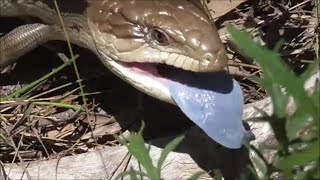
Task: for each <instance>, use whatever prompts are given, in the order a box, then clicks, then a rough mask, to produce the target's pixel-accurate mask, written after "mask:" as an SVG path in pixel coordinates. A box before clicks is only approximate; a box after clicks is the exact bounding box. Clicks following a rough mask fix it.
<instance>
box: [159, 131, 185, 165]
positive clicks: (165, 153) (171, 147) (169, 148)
mask: <svg viewBox="0 0 320 180" xmlns="http://www.w3.org/2000/svg"><path fill="white" fill-rule="evenodd" d="M183 139H184V136H179V137H177V138H175V139H174V140H172V141H171V142H169V143H168V144H167V145H166V147H165V148H164V149H163V151H162V152H161V155H160V158H159V160H158V170H161V168H162V164H163V163H164V161H165V159H166V158H167V156H168V154H169V153H170V152H171V151H173V150H174V149H175V148H176V147H177V146H178V145H179V144H180V143H181V141H182V140H183Z"/></svg>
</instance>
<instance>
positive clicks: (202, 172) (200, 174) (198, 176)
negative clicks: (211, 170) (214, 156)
mask: <svg viewBox="0 0 320 180" xmlns="http://www.w3.org/2000/svg"><path fill="white" fill-rule="evenodd" d="M205 173H206V172H204V171H201V172H197V173H195V174H193V175H192V176H191V177H189V178H188V180H197V179H199V178H200V177H201V176H202V175H204V174H205Z"/></svg>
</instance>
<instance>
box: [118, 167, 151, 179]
mask: <svg viewBox="0 0 320 180" xmlns="http://www.w3.org/2000/svg"><path fill="white" fill-rule="evenodd" d="M125 176H130V177H131V179H133V180H135V179H139V178H138V176H143V177H147V174H146V173H144V172H141V171H135V170H133V169H130V171H125V172H122V173H119V174H118V175H117V176H116V177H115V178H114V179H121V178H124V177H125Z"/></svg>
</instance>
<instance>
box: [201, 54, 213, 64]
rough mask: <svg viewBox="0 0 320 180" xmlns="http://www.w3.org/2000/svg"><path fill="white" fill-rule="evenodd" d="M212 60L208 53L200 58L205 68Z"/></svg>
mask: <svg viewBox="0 0 320 180" xmlns="http://www.w3.org/2000/svg"><path fill="white" fill-rule="evenodd" d="M213 60H214V57H213V56H212V55H211V54H210V53H206V54H205V55H203V57H202V64H203V65H205V66H208V65H209V64H210V63H212V61H213Z"/></svg>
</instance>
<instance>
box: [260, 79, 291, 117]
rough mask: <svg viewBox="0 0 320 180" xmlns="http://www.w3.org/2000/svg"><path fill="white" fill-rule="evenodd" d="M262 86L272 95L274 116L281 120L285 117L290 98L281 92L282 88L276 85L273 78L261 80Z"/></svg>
mask: <svg viewBox="0 0 320 180" xmlns="http://www.w3.org/2000/svg"><path fill="white" fill-rule="evenodd" d="M260 85H262V86H264V87H265V88H266V90H267V91H268V92H269V94H270V95H271V99H272V104H273V112H274V114H275V115H276V116H277V117H280V118H282V117H285V116H286V105H287V104H288V101H289V98H288V96H286V95H284V94H283V93H282V92H281V88H280V87H281V86H280V85H279V84H277V83H274V82H273V81H272V79H271V78H264V79H262V80H260Z"/></svg>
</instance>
